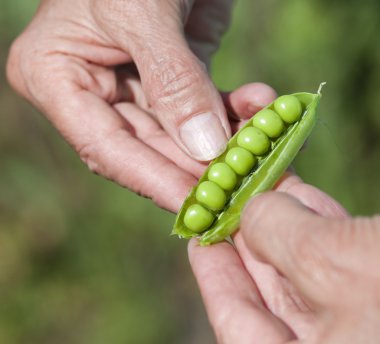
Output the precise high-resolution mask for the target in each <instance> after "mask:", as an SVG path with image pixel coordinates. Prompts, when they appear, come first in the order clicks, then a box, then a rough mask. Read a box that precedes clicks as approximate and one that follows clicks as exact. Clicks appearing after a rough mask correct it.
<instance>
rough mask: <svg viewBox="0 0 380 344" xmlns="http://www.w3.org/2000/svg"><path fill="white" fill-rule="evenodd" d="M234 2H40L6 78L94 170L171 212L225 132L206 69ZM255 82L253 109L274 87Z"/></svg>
mask: <svg viewBox="0 0 380 344" xmlns="http://www.w3.org/2000/svg"><path fill="white" fill-rule="evenodd" d="M231 6H232V0H222V1H220V0H219V1H216V0H208V1H207V0H197V1H194V0H187V1H184V0H152V1H137V0H129V1H127V0H124V1H119V0H108V1H96V0H65V1H60V0H44V1H41V4H40V7H39V9H38V11H37V13H36V15H35V17H34V19H33V21H32V22H31V24H30V25H29V26H28V27H27V29H26V30H25V32H24V33H22V34H21V36H20V37H19V38H18V39H17V40H16V41H15V43H14V44H13V46H12V49H11V52H10V56H9V60H8V66H7V74H8V79H9V80H10V83H11V84H12V85H13V87H14V88H15V89H16V90H17V91H18V92H19V93H20V94H21V95H23V96H24V97H26V98H27V99H28V100H29V101H30V102H32V103H33V104H34V105H35V106H36V107H38V108H39V109H40V110H41V111H42V112H43V113H44V114H45V115H46V116H47V117H48V118H49V120H50V121H51V122H52V123H53V124H54V126H55V127H56V128H57V129H58V130H59V132H60V133H61V134H62V135H63V136H64V137H65V138H66V140H67V141H68V142H69V143H70V144H71V145H72V146H73V147H74V148H75V150H76V151H77V152H78V154H79V155H80V157H81V159H82V160H83V161H84V162H85V163H86V164H87V165H88V167H89V168H90V169H91V170H92V171H94V172H95V173H98V174H101V175H103V176H105V177H106V178H109V179H111V180H114V181H116V182H118V183H119V184H121V185H123V186H126V187H128V188H130V189H132V190H133V191H135V192H137V193H139V194H142V195H144V196H147V197H150V198H153V200H154V201H155V202H156V203H157V204H158V205H160V206H161V207H164V208H167V209H169V210H172V211H176V210H178V208H179V206H180V204H181V202H182V201H183V199H184V198H185V196H186V194H187V192H188V190H189V188H190V187H191V186H192V185H193V184H194V183H195V181H196V179H195V177H198V176H199V175H200V174H201V173H202V171H203V170H204V165H203V164H201V163H199V162H198V163H197V162H195V161H194V160H193V159H192V158H194V159H198V160H210V159H212V158H214V157H216V156H217V155H219V154H220V153H221V152H222V151H223V150H224V147H225V144H226V140H227V138H228V137H229V136H230V134H231V129H230V124H229V121H228V119H227V115H226V111H225V107H224V104H223V100H222V97H221V96H220V95H219V93H218V92H217V90H216V89H215V87H214V85H213V83H212V82H211V80H210V78H209V76H208V74H207V70H206V68H205V65H208V64H209V61H210V57H211V55H212V53H213V52H214V51H215V50H216V49H217V47H218V44H219V40H220V37H221V35H222V34H223V32H224V31H225V29H226V28H227V26H228V22H229V17H230V11H231ZM250 87H251V88H250V90H251V94H250V95H249V101H250V103H249V104H245V109H244V110H243V112H248V111H249V112H251V114H252V113H253V112H255V111H257V110H258V109H259V108H260V107H262V106H264V105H266V104H267V103H268V102H269V101H271V100H272V99H273V97H274V92H273V90H272V89H271V88H269V87H268V86H265V85H263V84H255V85H251V86H250ZM243 93H244V90H243ZM245 98H247V97H245ZM178 147H180V148H181V149H182V150H181V149H179V148H178ZM183 152H186V154H185V153H183ZM194 176H195V177H194Z"/></svg>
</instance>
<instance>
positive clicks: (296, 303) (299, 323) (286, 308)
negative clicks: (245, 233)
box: [234, 231, 316, 339]
mask: <svg viewBox="0 0 380 344" xmlns="http://www.w3.org/2000/svg"><path fill="white" fill-rule="evenodd" d="M234 243H235V245H236V249H237V251H238V252H239V256H240V257H241V259H242V261H243V263H244V266H245V268H246V269H247V271H248V272H249V274H250V275H251V276H252V279H253V280H254V281H255V283H256V285H257V288H258V289H259V291H260V294H261V296H262V298H263V300H264V302H265V305H266V306H267V308H268V309H269V310H270V311H271V312H272V313H273V314H274V315H275V316H276V317H278V318H279V319H281V320H282V321H283V322H284V323H285V324H287V325H288V326H289V328H290V329H291V330H292V331H293V332H294V333H295V334H296V336H297V338H300V339H304V338H307V337H308V336H309V335H310V333H311V331H312V330H313V328H314V327H315V320H316V318H315V314H314V312H313V310H312V308H311V307H310V305H308V304H307V303H306V302H305V300H304V299H303V298H302V297H301V296H300V295H299V293H298V292H297V290H296V288H295V287H294V286H293V285H292V284H291V283H290V282H289V280H288V279H286V278H285V277H284V276H282V275H281V274H279V273H278V271H277V270H276V269H275V268H274V267H273V266H272V265H270V264H268V263H265V262H263V261H260V260H258V259H256V258H255V257H254V256H252V254H251V252H250V250H249V249H248V248H247V246H246V243H245V241H244V239H243V237H242V235H241V232H240V231H239V232H237V233H236V235H235V236H234Z"/></svg>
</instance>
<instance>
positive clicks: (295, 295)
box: [189, 176, 380, 344]
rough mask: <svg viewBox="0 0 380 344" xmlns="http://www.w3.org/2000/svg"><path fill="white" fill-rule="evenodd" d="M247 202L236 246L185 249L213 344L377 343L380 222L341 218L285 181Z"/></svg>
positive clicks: (324, 201) (318, 196)
mask: <svg viewBox="0 0 380 344" xmlns="http://www.w3.org/2000/svg"><path fill="white" fill-rule="evenodd" d="M279 190H280V191H284V192H268V193H266V194H263V195H260V196H258V197H257V198H254V199H253V200H252V201H251V202H250V204H249V205H248V206H247V208H246V209H245V211H244V215H243V218H242V225H241V232H239V233H238V234H237V235H236V236H235V238H234V239H235V244H236V248H234V247H233V246H231V245H230V244H228V243H221V244H217V245H214V246H211V247H206V248H204V247H199V246H197V244H196V241H195V240H194V241H193V242H191V243H190V245H189V255H190V261H191V265H192V268H193V270H194V273H195V276H196V278H197V281H198V284H199V286H200V289H201V293H202V296H203V298H204V301H205V304H206V309H207V312H208V315H209V318H210V321H211V324H212V326H213V327H214V330H215V333H216V336H217V338H218V341H219V342H220V343H224V344H228V343H231V344H232V343H239V344H244V343H250V344H253V343H260V344H265V343H290V342H291V343H301V342H302V343H324V344H326V343H334V344H335V343H342V344H343V343H378V341H379V338H380V306H379V300H380V269H379V261H380V217H379V216H377V217H373V218H349V217H348V216H347V214H346V213H345V211H344V210H343V209H342V208H341V207H340V206H339V205H338V204H337V203H336V202H335V201H333V200H332V199H331V198H329V197H328V196H327V195H325V194H323V193H322V192H320V191H318V190H317V189H315V188H313V187H311V186H309V185H306V184H303V183H301V181H300V180H299V179H298V178H297V177H295V176H292V177H288V178H285V180H284V181H283V183H282V184H281V185H280V186H279Z"/></svg>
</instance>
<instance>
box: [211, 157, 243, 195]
mask: <svg viewBox="0 0 380 344" xmlns="http://www.w3.org/2000/svg"><path fill="white" fill-rule="evenodd" d="M207 177H208V179H209V180H211V181H212V182H214V183H216V184H218V185H219V186H220V187H221V188H223V189H224V190H232V189H233V188H234V187H235V185H236V182H237V178H236V174H235V172H234V171H233V170H232V169H231V167H230V166H228V165H227V164H226V163H224V162H218V163H217V164H215V165H213V166H211V168H210V170H209V171H208V174H207Z"/></svg>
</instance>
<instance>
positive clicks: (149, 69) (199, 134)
mask: <svg viewBox="0 0 380 344" xmlns="http://www.w3.org/2000/svg"><path fill="white" fill-rule="evenodd" d="M177 22H178V24H177V25H169V24H166V25H162V23H161V22H159V21H155V23H157V25H156V26H154V27H152V29H151V32H149V33H147V34H145V35H144V37H145V38H144V39H145V42H143V43H144V44H141V42H140V44H130V47H131V55H132V57H133V60H134V62H135V63H136V66H137V69H138V71H139V74H140V77H141V82H142V86H143V89H144V92H145V94H146V97H147V99H148V101H149V103H150V105H151V106H152V108H153V111H154V113H155V114H156V115H157V117H158V120H159V121H160V123H161V125H162V126H163V128H164V129H165V130H166V132H167V133H168V134H169V135H170V136H171V137H172V138H173V140H174V141H175V142H176V143H177V144H178V145H179V146H180V147H181V148H182V149H183V150H184V151H185V152H186V153H187V154H189V155H190V156H191V157H193V158H195V159H198V160H202V161H207V160H211V159H213V158H215V157H217V156H218V155H220V154H221V153H222V152H223V151H224V150H225V147H226V143H227V141H228V138H229V137H230V135H231V131H230V126H229V122H228V119H227V114H226V110H225V108H224V105H223V102H222V99H221V96H220V95H219V93H218V91H217V90H216V88H215V86H214V85H213V83H212V81H211V79H210V77H209V75H208V73H207V70H206V68H205V65H204V64H203V63H202V62H201V61H200V60H199V59H198V58H197V57H196V56H195V55H194V54H193V52H192V51H191V50H190V48H189V46H188V44H187V42H186V39H185V37H184V34H183V27H181V26H182V24H180V23H179V20H177ZM152 25H153V24H152Z"/></svg>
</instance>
